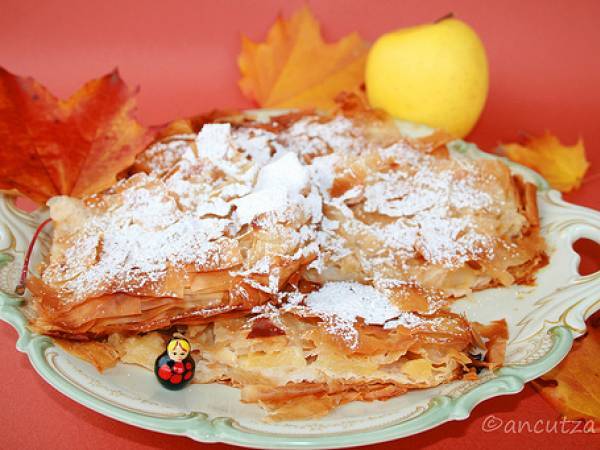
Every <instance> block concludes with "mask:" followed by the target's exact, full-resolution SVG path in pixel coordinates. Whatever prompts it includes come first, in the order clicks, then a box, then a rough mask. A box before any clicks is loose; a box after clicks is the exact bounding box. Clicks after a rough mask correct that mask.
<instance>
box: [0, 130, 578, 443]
mask: <svg viewBox="0 0 600 450" xmlns="http://www.w3.org/2000/svg"><path fill="white" fill-rule="evenodd" d="M448 147H449V148H450V149H451V150H452V151H454V152H457V153H461V154H464V155H467V156H470V157H474V158H485V159H501V160H503V161H504V162H505V163H506V164H507V165H509V166H510V167H511V168H513V169H515V171H516V172H520V173H524V174H526V176H527V178H528V179H529V180H530V181H533V182H535V184H536V185H537V187H538V189H539V190H547V189H550V187H549V185H548V182H547V181H546V180H545V179H544V178H543V177H541V176H540V175H539V174H538V173H537V172H534V171H533V170H531V169H528V168H526V167H524V166H521V165H520V164H516V163H514V162H512V161H510V160H508V159H506V158H503V157H499V156H496V155H492V154H489V153H485V152H483V151H481V150H479V149H478V148H477V146H475V145H474V144H470V143H467V142H464V141H461V140H456V141H452V142H451V143H449V144H448ZM11 259H12V257H11V256H10V255H8V254H0V265H2V264H4V263H7V262H9V261H10V260H11ZM22 301H23V300H22V299H21V298H20V297H16V296H11V295H8V294H6V293H4V292H0V319H1V320H3V321H4V322H7V323H9V324H10V325H11V326H12V327H13V328H14V329H15V330H16V331H17V334H18V339H17V343H16V347H17V349H18V350H19V351H21V352H23V353H26V354H27V356H28V357H29V361H30V362H31V365H32V366H33V368H34V369H35V370H36V372H37V373H38V374H39V375H40V376H41V377H42V378H43V379H44V380H46V382H48V384H50V385H51V386H53V387H54V388H55V389H57V390H58V391H59V392H61V393H62V394H64V395H66V396H67V397H69V398H71V399H73V400H75V401H76V402H78V403H80V404H82V405H84V406H86V407H88V408H90V409H93V410H94V411H96V412H99V413H101V414H103V415H105V416H108V417H110V418H113V419H116V420H119V421H121V422H124V423H127V424H130V425H135V426H137V427H140V428H144V429H147V430H151V431H158V432H161V433H166V434H172V435H180V436H187V437H190V438H192V439H194V440H197V441H200V442H206V443H213V442H222V443H227V444H234V445H241V446H245V447H252V448H276V449H297V448H347V447H354V446H359V445H366V444H373V443H380V442H386V441H391V440H394V439H398V438H402V437H406V436H410V435H413V434H416V433H420V432H423V431H426V430H429V429H431V428H434V427H436V426H438V425H441V424H442V423H445V422H448V421H450V420H464V419H466V418H468V417H469V415H470V413H471V411H472V410H473V408H475V406H477V405H478V404H479V403H481V402H483V401H484V400H487V399H489V398H492V397H496V396H499V395H508V394H514V393H517V392H520V391H521V390H522V389H523V387H524V385H525V383H527V382H528V381H531V380H533V379H535V378H537V377H539V376H541V375H543V374H544V373H546V372H548V371H549V370H551V369H552V368H554V367H555V366H556V365H557V364H558V363H560V361H561V360H562V359H563V358H564V357H565V356H566V355H567V353H568V352H569V350H570V349H571V346H572V344H573V333H572V332H571V330H570V329H569V328H567V327H564V326H556V327H553V328H551V329H550V330H549V333H550V334H551V337H552V348H551V349H550V350H549V351H548V353H546V354H545V355H544V356H543V357H542V358H540V359H539V360H537V361H535V362H533V363H531V364H528V365H522V366H507V367H503V368H501V369H500V370H498V371H497V372H496V376H495V377H494V378H492V379H490V380H488V381H485V382H483V383H481V384H479V385H478V386H476V387H475V388H473V389H471V390H470V391H468V392H466V393H465V394H462V395H461V396H459V397H457V398H451V397H449V396H438V397H435V398H433V399H432V400H431V402H430V404H429V406H428V408H427V410H425V411H424V412H423V413H421V414H419V415H418V416H416V417H413V418H411V419H408V420H406V421H403V422H400V423H398V424H395V425H390V426H385V427H382V428H379V429H375V430H370V431H359V432H351V433H344V434H331V435H324V436H293V435H289V436H288V435H272V434H266V433H259V432H256V433H249V432H247V431H243V430H240V429H239V428H237V427H236V426H235V424H234V421H233V420H232V419H229V418H224V417H217V418H213V419H209V418H208V417H207V415H206V414H202V413H191V414H188V415H182V416H178V417H175V418H157V417H152V416H148V415H144V414H140V413H134V412H131V411H129V410H127V409H124V408H121V407H118V406H115V405H113V404H111V403H108V402H106V401H104V400H101V399H99V398H97V397H95V396H93V395H90V394H88V393H86V392H83V391H81V390H80V389H79V388H78V387H77V386H75V385H73V384H72V383H70V382H68V381H67V380H65V379H64V378H62V377H61V376H60V375H59V374H57V373H56V372H55V371H54V370H53V368H52V367H51V366H50V365H49V364H48V361H47V359H46V357H45V352H46V350H47V349H49V348H51V347H53V346H54V343H53V342H52V340H51V339H50V338H48V337H47V336H42V335H38V334H36V333H32V332H31V331H30V330H29V328H28V327H27V319H26V318H25V316H24V315H23V313H22V311H21V309H20V305H21V303H22Z"/></svg>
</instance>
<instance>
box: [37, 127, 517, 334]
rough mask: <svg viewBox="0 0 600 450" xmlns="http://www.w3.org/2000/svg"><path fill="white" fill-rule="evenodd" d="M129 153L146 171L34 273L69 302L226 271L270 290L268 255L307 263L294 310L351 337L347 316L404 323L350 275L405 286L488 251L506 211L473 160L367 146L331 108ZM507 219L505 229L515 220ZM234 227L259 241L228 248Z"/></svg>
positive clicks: (237, 239) (274, 287) (275, 271)
mask: <svg viewBox="0 0 600 450" xmlns="http://www.w3.org/2000/svg"><path fill="white" fill-rule="evenodd" d="M142 159H143V162H144V164H143V165H144V167H145V168H144V170H146V171H147V172H149V173H147V174H136V175H135V176H133V177H131V178H130V179H128V180H125V181H122V182H120V183H118V184H117V185H116V186H115V187H114V189H113V190H112V192H110V193H109V194H107V195H103V196H99V197H98V198H96V199H93V200H94V201H92V202H89V206H87V207H86V210H87V211H88V212H89V216H86V217H85V218H83V216H82V219H81V221H82V223H81V224H80V226H79V228H78V229H77V230H76V231H75V233H73V234H72V235H71V236H70V238H69V239H70V241H68V242H67V243H66V244H65V245H66V250H65V251H64V253H63V254H62V255H61V256H60V257H58V258H57V259H56V260H55V261H51V263H50V264H49V266H48V268H47V269H46V270H45V272H44V281H46V282H48V283H50V284H53V283H54V284H55V285H59V286H60V288H61V289H63V290H65V291H69V292H71V293H72V294H73V295H74V296H75V297H76V298H83V297H86V296H91V295H101V294H102V293H103V292H117V291H118V292H139V290H140V289H142V290H144V292H145V293H147V294H148V295H161V296H162V295H173V296H178V295H181V293H180V292H173V291H171V290H169V288H168V286H169V285H168V283H167V279H168V276H169V275H170V274H172V273H174V272H175V273H179V272H183V273H187V272H193V271H209V270H227V271H230V273H231V274H232V276H241V277H244V279H245V280H246V282H247V284H248V286H251V287H253V288H255V289H258V290H260V291H262V292H265V293H267V294H269V295H277V294H279V293H278V289H279V281H280V276H281V269H280V267H278V265H277V264H276V263H275V261H277V260H279V259H280V260H284V261H290V260H299V259H308V260H310V259H312V262H310V264H309V265H308V267H307V273H306V275H307V276H309V277H312V278H313V279H316V280H318V281H319V282H321V283H325V284H324V286H323V288H322V289H321V291H318V292H316V293H314V294H311V295H310V296H308V297H307V298H306V303H305V304H304V307H305V308H309V309H310V310H311V311H312V312H313V313H314V314H318V315H319V317H322V318H323V320H324V321H325V322H326V323H328V324H329V325H328V326H329V327H332V329H334V328H336V327H338V328H339V327H341V328H340V330H342V329H343V330H345V331H343V330H342V331H340V333H341V334H344V333H345V334H349V335H353V336H354V337H356V330H355V328H354V325H355V323H356V321H357V320H358V318H360V319H362V320H364V321H365V322H366V323H369V324H378V325H385V324H387V325H386V326H387V327H390V326H392V325H389V324H390V323H391V322H390V320H392V319H393V320H395V322H394V323H397V324H398V325H402V324H404V325H406V326H409V325H411V324H412V323H413V320H414V321H415V323H416V320H417V318H418V316H414V317H413V316H411V315H410V314H412V313H407V312H402V311H400V310H399V309H398V308H397V307H396V306H394V305H393V304H391V303H390V302H389V301H388V300H387V295H386V294H384V293H382V292H380V291H378V290H376V289H375V288H373V287H370V286H367V285H366V284H364V283H376V281H377V280H380V279H390V280H395V281H397V282H398V283H399V284H398V286H403V285H404V284H407V283H412V284H414V285H417V286H419V285H421V284H423V283H425V281H427V282H430V280H425V278H426V276H427V274H426V271H424V270H423V271H421V272H419V271H418V270H416V269H415V267H417V268H423V267H424V268H435V269H436V270H437V269H440V268H442V269H443V270H454V269H456V268H459V267H462V266H464V265H465V263H467V262H469V261H470V260H473V259H477V258H492V257H493V256H494V255H493V248H494V243H495V241H494V239H495V234H494V230H495V228H494V227H495V223H496V222H498V221H500V220H501V218H500V215H501V212H502V210H503V208H506V205H505V204H504V203H503V202H505V198H504V197H503V196H502V194H501V191H502V190H501V189H499V188H498V187H497V185H496V184H495V183H496V180H495V179H494V178H493V177H491V178H489V177H488V178H485V177H482V176H481V174H480V172H481V171H480V170H479V169H478V166H477V165H476V164H474V163H470V162H468V161H454V160H453V159H452V158H443V157H442V158H440V157H437V156H435V155H432V154H429V153H427V152H426V151H423V150H421V149H417V148H413V147H412V146H411V145H410V144H408V143H407V142H396V143H393V144H391V145H389V144H386V146H383V144H375V143H373V142H371V141H370V140H369V139H368V138H367V137H366V136H365V135H363V134H362V133H361V131H360V129H358V128H357V127H356V124H355V123H354V122H353V121H352V120H351V119H348V118H346V117H343V116H335V117H333V118H331V119H325V118H323V117H319V116H307V117H303V118H301V119H299V120H298V121H296V122H295V123H293V124H292V125H291V126H289V127H288V128H286V129H284V130H282V131H279V132H272V131H267V130H265V129H264V128H261V127H260V126H252V125H251V124H250V125H231V124H207V125H204V126H203V128H202V130H201V131H200V133H198V135H197V136H181V137H180V138H175V137H171V138H170V139H169V140H168V141H165V142H159V143H157V144H155V145H153V146H152V147H150V148H149V149H148V150H147V151H146V152H145V154H144V156H143V158H142ZM496 191H498V192H500V194H497V193H496ZM65 201H66V200H65ZM70 201H72V202H73V201H75V200H70ZM63 206H64V203H63ZM508 206H509V207H513V208H514V205H508ZM60 207H61V203H60V202H58V203H56V204H55V205H54V206H53V207H52V208H53V209H54V210H55V211H54V212H55V213H56V214H58V213H59V212H58V209H60ZM512 218H513V219H514V221H515V223H514V224H513V226H512V229H514V230H519V229H520V223H522V222H520V221H523V220H524V219H523V218H522V216H520V215H519V213H518V212H515V213H514V214H513V216H512ZM494 221H496V222H494ZM257 230H260V231H257ZM247 233H257V237H256V239H258V240H259V241H260V242H259V243H260V245H258V244H257V245H254V246H250V247H248V248H246V247H244V248H242V247H243V245H248V244H242V243H241V242H242V240H243V239H244V236H247ZM258 233H261V234H260V236H258ZM246 241H247V238H246ZM246 241H245V242H246ZM242 255H243V256H244V257H242ZM278 258H279V259H278ZM257 274H258V275H262V276H263V278H265V277H264V275H267V277H266V278H267V279H268V281H267V282H266V284H265V283H262V282H261V283H259V282H257V281H256V279H254V278H253V275H257ZM350 280H352V281H360V282H361V283H363V284H359V283H353V282H350ZM424 280H425V281H424ZM327 281H339V282H335V283H326V282H327ZM403 283H404V284H403ZM432 292H433V291H432ZM331 299H333V300H331ZM406 314H408V315H406ZM350 329H352V330H354V331H348V330H350ZM353 333H354V334H353ZM353 339H354V338H353ZM353 342H355V341H353Z"/></svg>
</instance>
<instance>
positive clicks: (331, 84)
mask: <svg viewBox="0 0 600 450" xmlns="http://www.w3.org/2000/svg"><path fill="white" fill-rule="evenodd" d="M368 47H369V46H368V44H367V43H366V42H365V41H363V40H362V39H361V38H360V36H359V35H358V34H356V33H352V34H350V35H348V36H346V37H344V38H342V39H340V40H339V41H338V42H336V43H334V44H328V43H326V42H325V41H323V37H322V36H321V31H320V27H319V23H318V22H317V20H316V19H315V18H314V16H313V15H312V13H311V12H310V10H309V9H308V7H304V8H302V9H301V10H299V11H298V12H296V13H295V14H294V15H293V16H292V18H291V19H289V20H284V19H282V18H281V17H279V18H278V19H277V20H276V21H275V23H274V24H273V26H272V27H271V29H270V30H269V33H268V35H267V39H266V41H265V42H261V43H256V42H252V41H251V40H250V39H248V38H247V37H245V36H243V37H242V52H241V53H240V55H239V57H238V66H239V68H240V72H241V73H242V78H241V80H240V81H239V85H240V88H241V90H242V92H243V93H244V95H245V96H246V97H248V98H250V99H252V100H255V101H256V102H257V103H258V104H259V105H260V106H263V107H269V108H311V107H316V108H323V109H330V108H333V107H335V102H334V98H335V97H336V95H337V94H339V93H340V92H342V91H346V92H356V93H360V92H361V91H360V89H361V85H362V84H363V82H364V72H365V61H366V57H367V51H368Z"/></svg>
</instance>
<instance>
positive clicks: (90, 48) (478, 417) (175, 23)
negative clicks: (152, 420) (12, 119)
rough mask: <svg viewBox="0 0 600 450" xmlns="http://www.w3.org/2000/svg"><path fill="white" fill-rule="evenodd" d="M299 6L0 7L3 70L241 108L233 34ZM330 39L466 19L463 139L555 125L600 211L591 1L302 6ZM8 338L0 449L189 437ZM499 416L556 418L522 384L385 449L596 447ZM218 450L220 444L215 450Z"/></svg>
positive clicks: (5, 331)
mask: <svg viewBox="0 0 600 450" xmlns="http://www.w3.org/2000/svg"><path fill="white" fill-rule="evenodd" d="M302 3H303V2H302V1H286V2H284V1H267V0H262V1H250V0H245V1H243V0H236V1H234V0H228V1H161V2H158V1H148V0H146V1H137V2H136V1H131V0H120V1H102V2H90V1H62V2H55V1H44V2H39V1H32V0H0V65H2V66H4V67H5V68H7V69H8V70H10V71H12V72H15V73H18V74H21V75H31V76H33V77H35V78H36V79H38V80H39V81H40V82H42V83H44V84H45V85H46V86H48V87H49V88H50V89H51V90H52V91H53V92H54V93H56V94H57V95H59V96H62V97H65V96H68V95H70V94H71V93H72V92H73V91H74V90H75V89H77V88H78V87H79V86H80V85H81V84H82V83H84V82H85V81H86V80H88V79H90V78H94V77H97V76H99V75H101V74H104V73H106V72H108V71H110V70H111V69H112V68H113V67H115V66H118V67H119V69H120V71H121V74H122V76H123V77H124V79H125V80H126V81H127V82H128V83H129V84H131V85H140V86H141V88H142V89H141V92H140V94H139V117H140V118H141V120H142V121H143V122H144V123H146V124H157V123H161V122H165V121H167V120H170V119H173V118H175V117H179V116H185V115H190V114H194V113H198V112H201V111H203V110H207V109H212V108H214V107H249V106H253V105H252V104H251V103H250V102H248V101H247V100H245V99H244V98H243V97H242V95H241V94H240V92H239V90H238V88H237V84H236V83H237V80H238V77H239V74H238V71H237V66H236V56H237V54H238V52H239V47H240V35H241V33H246V34H248V35H249V36H250V37H251V38H253V39H262V38H264V36H265V33H266V30H267V29H268V27H269V26H270V24H271V23H272V22H273V20H274V19H275V17H276V15H277V14H278V13H279V12H283V13H284V14H286V15H289V14H290V13H291V12H292V11H293V10H294V9H296V8H297V7H299V6H300V5H302ZM306 3H308V4H309V5H310V6H311V7H312V9H313V11H314V13H315V15H316V16H317V18H318V19H319V20H320V21H321V23H322V24H323V31H324V34H325V36H326V38H328V39H338V38H339V37H341V36H343V35H344V34H347V33H349V32H351V31H358V32H359V33H360V34H361V35H362V36H363V37H364V38H366V39H368V40H374V39H375V38H377V36H379V35H380V34H382V33H384V32H386V31H390V30H393V29H396V28H399V27H404V26H410V25H414V24H418V23H422V22H431V21H433V20H435V19H437V18H439V17H441V16H444V15H445V14H446V13H448V12H451V11H452V12H454V14H455V15H456V16H457V17H459V18H461V19H463V20H465V21H466V22H468V23H470V24H471V25H472V26H473V27H474V28H475V29H476V30H477V32H478V33H479V35H480V36H481V38H482V39H483V41H484V44H485V46H486V48H487V51H488V55H489V62H490V73H491V84H490V94H489V99H488V103H487V105H486V108H485V110H484V112H483V115H482V118H481V120H480V122H479V124H478V125H477V127H476V128H475V130H474V131H473V133H472V134H471V135H470V137H469V139H470V140H472V141H474V142H476V143H477V144H479V145H480V146H481V147H483V148H485V149H493V148H495V147H496V145H497V144H498V142H500V141H508V140H513V139H515V138H517V137H518V135H519V133H520V132H522V131H526V132H530V133H534V134H535V133H542V132H543V131H544V130H550V131H551V132H553V133H555V134H557V135H558V136H559V138H561V139H562V140H563V141H565V142H567V143H573V142H574V141H575V140H576V139H577V137H578V136H582V137H583V138H584V140H585V144H586V148H587V152H588V158H589V159H590V161H591V162H592V167H591V169H590V171H589V173H588V175H587V176H586V179H585V181H584V184H583V186H582V188H581V189H579V190H578V191H577V192H575V193H573V194H569V195H567V196H566V197H567V199H568V200H569V201H573V202H576V203H580V204H582V205H585V206H589V207H593V208H596V209H600V195H599V194H598V189H599V188H600V169H599V167H600V126H599V118H600V87H599V86H598V84H599V83H600V57H599V55H600V26H599V25H600V22H599V21H600V2H597V1H594V0H590V1H582V0H580V1H531V0H529V1H524V0H510V1H502V2H482V1H477V0H473V1H454V2H450V1H442V0H440V1H419V0H414V1H399V0H395V1H394V0H389V1H388V0H386V1H383V0H379V1H375V0H327V1H325V0H324V1H308V2H306ZM577 248H578V250H580V251H581V253H582V254H584V258H585V266H586V271H593V270H598V269H599V268H600V258H599V257H598V247H594V246H592V245H589V243H588V244H583V245H580V246H578V247H577ZM15 338H16V336H15V332H14V331H13V330H12V329H11V328H10V327H9V326H7V325H5V324H1V325H0V360H1V361H2V370H1V371H0V398H1V399H2V400H0V404H1V408H0V423H1V424H2V425H1V426H0V429H1V433H0V447H2V448H14V447H17V446H19V447H21V448H59V447H60V448H63V447H64V448H94V449H104V448H106V449H109V448H110V449H115V448H131V449H138V448H158V447H170V448H173V449H176V448H190V447H194V446H198V447H199V446H201V444H194V443H193V442H192V441H190V440H188V439H185V438H179V437H173V436H165V435H160V434H157V433H152V432H149V431H144V430H140V429H136V428H133V427H130V426H128V425H124V424H121V423H119V422H116V421H113V420H110V419H108V418H105V417H103V416H101V415H99V414H97V413H95V412H92V411H90V410H87V409H85V408H84V407H82V406H80V405H78V404H76V403H75V402H73V401H71V400H69V399H68V398H66V397H64V396H62V395H61V394H59V393H58V392H56V391H54V390H53V389H52V388H51V387H49V386H48V385H46V384H45V383H44V382H43V381H42V380H41V379H40V378H39V377H38V376H37V375H36V374H35V372H34V371H33V370H32V368H31V366H30V365H29V362H28V360H27V358H26V357H25V356H24V355H23V354H20V353H17V352H16V351H15V350H14V342H15ZM489 414H494V415H496V416H498V417H500V418H501V419H503V420H504V421H505V422H506V421H508V420H511V419H514V420H526V421H529V422H530V423H531V424H533V423H535V421H537V420H539V419H541V420H544V421H545V420H549V421H554V420H556V419H557V418H558V415H557V413H556V412H555V411H554V410H553V409H552V408H551V407H550V406H549V405H548V404H547V403H546V402H545V401H544V400H543V399H542V398H541V397H540V396H538V395H537V394H536V393H535V391H534V390H533V389H532V388H530V387H529V386H528V387H526V388H525V390H524V391H523V392H522V393H520V394H518V395H513V396H508V397H499V398H495V399H492V400H490V401H487V402H485V403H484V404H482V405H480V406H478V407H477V408H476V409H475V410H474V411H473V414H472V417H471V418H470V419H469V420H467V421H464V422H452V423H448V424H445V425H442V426H441V427H438V428H437V429H435V430H432V431H429V432H426V433H423V434H421V435H418V436H413V437H410V438H406V439H403V440H401V441H397V442H394V443H388V444H381V445H379V446H376V447H377V448H379V449H384V448H385V449H392V448H394V449H395V448H402V447H406V448H429V449H442V448H515V447H520V446H522V447H530V448H542V446H543V447H545V448H547V449H553V448H557V449H558V448H566V447H567V446H573V447H575V448H584V447H585V448H591V447H592V446H593V445H594V442H595V445H598V440H597V437H593V436H590V435H583V434H572V435H566V434H554V433H540V434H535V433H527V432H523V433H521V434H511V433H508V434H507V433H503V432H502V431H495V432H490V433H485V432H483V431H482V430H481V424H482V421H483V419H484V418H485V417H486V416H488V415H489ZM218 447H220V448H225V447H227V446H221V445H219V446H217V445H215V446H214V447H213V448H215V449H216V448H218Z"/></svg>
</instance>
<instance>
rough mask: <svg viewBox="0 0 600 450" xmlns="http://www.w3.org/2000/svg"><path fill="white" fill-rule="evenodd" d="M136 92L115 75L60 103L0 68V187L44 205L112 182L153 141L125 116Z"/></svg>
mask: <svg viewBox="0 0 600 450" xmlns="http://www.w3.org/2000/svg"><path fill="white" fill-rule="evenodd" d="M135 94H136V92H135V91H132V90H130V89H129V88H127V86H126V85H125V83H124V82H123V80H122V79H121V78H120V77H119V74H118V72H117V71H116V70H115V71H113V72H112V73H109V74H108V75H105V76H103V77H102V78H98V79H96V80H92V81H90V82H88V83H87V84H85V85H84V86H83V87H81V88H80V89H79V91H77V92H76V93H75V94H74V95H73V96H71V98H69V99H67V100H59V99H57V98H56V97H55V96H53V95H52V94H51V93H50V92H49V91H48V90H47V89H46V88H45V87H44V86H42V85H41V84H39V83H38V82H36V81H35V80H33V79H32V78H26V77H19V76H16V75H13V74H11V73H10V72H8V71H7V70H5V69H3V68H0V189H5V190H17V191H19V192H20V193H21V194H23V195H26V196H27V197H29V198H31V199H32V200H34V201H36V202H39V203H43V202H45V201H46V200H47V199H48V198H50V197H53V196H55V195H61V194H64V195H71V196H75V197H81V196H84V195H88V194H93V193H96V192H99V191H101V190H103V189H105V188H107V187H109V186H111V185H112V184H114V183H115V182H116V176H117V174H118V173H119V172H121V171H123V170H124V169H126V168H127V167H128V166H130V165H131V164H132V163H133V161H134V158H135V155H136V154H137V153H138V152H139V151H141V150H142V149H143V148H144V147H145V146H146V145H147V144H148V143H149V142H150V140H151V139H152V133H151V132H150V131H149V130H147V129H146V128H145V127H143V126H142V125H140V124H139V123H138V122H137V121H136V120H135V119H134V118H133V117H132V114H133V112H134V110H135V107H136V103H135Z"/></svg>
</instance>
